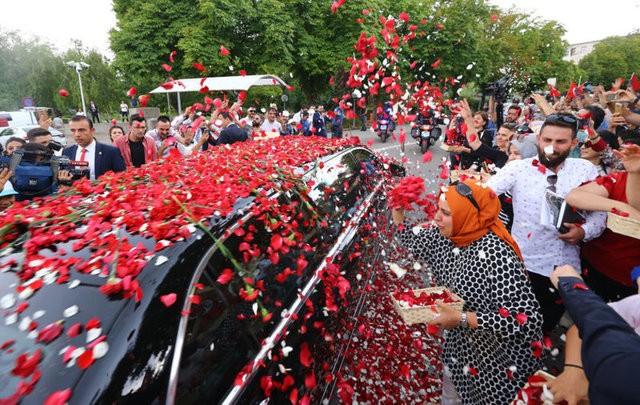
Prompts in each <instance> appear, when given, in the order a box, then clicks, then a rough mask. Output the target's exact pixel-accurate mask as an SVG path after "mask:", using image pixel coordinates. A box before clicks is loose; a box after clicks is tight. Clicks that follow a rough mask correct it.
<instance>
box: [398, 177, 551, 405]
mask: <svg viewBox="0 0 640 405" xmlns="http://www.w3.org/2000/svg"><path fill="white" fill-rule="evenodd" d="M499 211H500V200H499V199H498V197H497V196H496V195H495V193H493V192H492V191H491V189H489V188H483V187H481V186H479V185H477V184H476V182H475V181H473V180H468V181H466V182H461V183H457V184H455V185H451V186H448V187H446V188H444V189H443V191H442V193H441V195H440V197H439V199H438V211H437V213H436V216H435V223H436V225H437V226H432V227H428V228H424V227H416V228H413V229H412V228H410V226H409V225H408V223H407V222H406V221H405V220H404V212H403V211H402V210H401V209H394V210H393V219H394V222H395V223H396V224H397V225H399V226H398V236H399V238H400V241H401V243H402V244H403V245H404V246H406V247H407V248H408V249H409V250H410V251H411V252H412V253H413V254H414V255H416V256H417V257H418V258H420V259H421V260H423V261H425V262H426V263H428V264H430V265H431V269H432V271H433V275H434V278H435V280H436V282H437V284H438V285H443V286H446V287H448V288H449V289H451V290H452V291H454V292H455V293H456V294H458V295H459V296H460V297H462V299H464V301H465V306H464V309H463V312H460V311H457V310H455V309H452V308H450V307H448V306H446V305H440V304H439V305H438V312H439V313H438V315H437V316H436V318H435V319H434V320H433V321H431V323H432V324H435V325H438V326H440V327H441V328H443V329H446V330H447V332H446V334H445V344H444V350H443V362H444V365H445V367H444V376H443V394H442V403H443V404H459V403H464V404H470V405H471V404H473V405H479V404H491V405H495V404H509V403H510V402H511V401H512V400H513V399H514V398H515V395H516V393H517V391H518V390H519V389H520V388H522V386H523V385H524V384H525V383H526V380H527V377H529V376H530V375H532V374H533V373H534V372H535V371H536V370H537V369H539V368H540V366H541V362H540V355H541V347H542V346H541V342H540V339H541V338H542V332H541V326H542V315H541V314H540V308H539V305H538V302H537V301H536V298H535V296H534V294H533V292H532V291H531V285H530V283H529V279H528V277H527V275H526V272H525V267H524V264H523V262H522V257H521V256H520V250H519V248H518V245H517V244H516V242H515V241H514V240H513V238H512V237H511V235H510V234H509V233H508V231H507V230H506V228H505V227H504V225H503V224H502V222H500V220H498V212H499Z"/></svg>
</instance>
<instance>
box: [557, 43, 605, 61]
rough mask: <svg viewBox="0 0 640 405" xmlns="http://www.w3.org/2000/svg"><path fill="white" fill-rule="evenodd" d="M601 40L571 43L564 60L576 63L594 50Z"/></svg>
mask: <svg viewBox="0 0 640 405" xmlns="http://www.w3.org/2000/svg"><path fill="white" fill-rule="evenodd" d="M600 42H601V41H590V42H581V43H579V44H571V45H569V47H568V48H567V54H566V55H565V56H564V60H566V61H569V62H573V63H575V64H576V65H577V64H578V62H580V60H581V59H582V58H584V57H585V56H587V55H588V54H590V53H591V51H593V48H595V46H596V45H597V44H599V43H600Z"/></svg>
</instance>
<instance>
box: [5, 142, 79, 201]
mask: <svg viewBox="0 0 640 405" xmlns="http://www.w3.org/2000/svg"><path fill="white" fill-rule="evenodd" d="M50 145H51V144H50ZM54 148H55V146H54ZM0 162H1V164H2V166H3V167H8V168H9V170H11V171H12V172H13V176H12V178H11V182H12V184H13V186H14V188H15V190H16V191H17V192H18V193H20V198H19V199H21V200H24V199H31V198H33V197H37V196H44V195H48V194H51V193H52V192H54V191H55V190H56V189H57V185H58V183H59V181H58V173H59V172H60V170H67V171H69V172H70V173H71V175H72V179H71V181H68V182H64V183H63V184H65V185H70V184H71V183H72V182H73V181H76V180H78V179H81V178H83V177H86V178H89V176H90V171H89V163H88V162H78V161H73V160H70V159H69V158H68V157H66V156H55V155H54V154H53V151H52V148H49V149H47V150H42V151H25V150H24V149H22V148H20V149H16V150H15V151H14V152H13V154H12V155H11V157H3V158H0Z"/></svg>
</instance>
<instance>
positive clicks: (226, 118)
mask: <svg viewBox="0 0 640 405" xmlns="http://www.w3.org/2000/svg"><path fill="white" fill-rule="evenodd" d="M220 116H221V117H222V126H223V127H224V129H223V130H222V131H221V132H220V137H219V138H218V145H224V144H232V143H236V142H244V141H246V140H247V139H248V137H247V133H246V132H245V130H244V129H242V128H240V127H239V126H238V125H236V124H235V123H234V122H233V117H232V116H231V113H229V112H228V111H225V112H223V113H222V114H220Z"/></svg>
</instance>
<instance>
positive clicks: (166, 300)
mask: <svg viewBox="0 0 640 405" xmlns="http://www.w3.org/2000/svg"><path fill="white" fill-rule="evenodd" d="M177 298H178V296H177V295H176V293H171V294H165V295H161V296H160V301H162V303H163V304H164V306H165V307H167V308H168V307H170V306H171V305H173V304H175V303H176V299H177Z"/></svg>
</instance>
